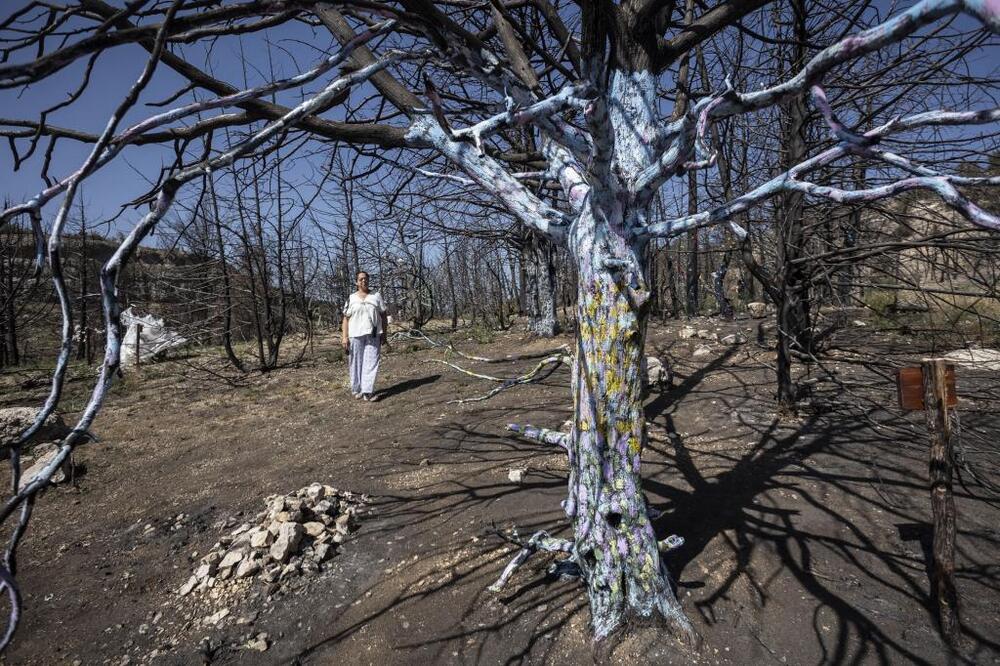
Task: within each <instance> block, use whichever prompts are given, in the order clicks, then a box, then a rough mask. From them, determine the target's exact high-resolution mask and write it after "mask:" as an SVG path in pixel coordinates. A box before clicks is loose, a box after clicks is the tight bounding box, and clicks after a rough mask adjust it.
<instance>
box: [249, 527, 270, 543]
mask: <svg viewBox="0 0 1000 666" xmlns="http://www.w3.org/2000/svg"><path fill="white" fill-rule="evenodd" d="M272 543H274V535H273V534H271V532H269V531H268V530H262V529H256V530H254V531H253V533H251V534H250V546H251V547H252V548H267V547H268V546H270V545H271V544H272Z"/></svg>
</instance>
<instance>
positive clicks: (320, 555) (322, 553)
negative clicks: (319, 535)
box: [313, 543, 331, 562]
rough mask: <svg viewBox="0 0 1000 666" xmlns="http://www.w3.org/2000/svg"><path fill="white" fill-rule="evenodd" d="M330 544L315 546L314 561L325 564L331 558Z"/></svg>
mask: <svg viewBox="0 0 1000 666" xmlns="http://www.w3.org/2000/svg"><path fill="white" fill-rule="evenodd" d="M330 550H331V548H330V544H328V543H320V544H317V545H315V546H313V559H314V560H316V561H317V562H323V561H325V560H326V558H328V557H329V556H330Z"/></svg>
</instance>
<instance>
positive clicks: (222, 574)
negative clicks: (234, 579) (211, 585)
mask: <svg viewBox="0 0 1000 666" xmlns="http://www.w3.org/2000/svg"><path fill="white" fill-rule="evenodd" d="M232 573H233V568H232V567H226V568H225V569H219V573H217V574H215V577H216V578H218V579H219V580H226V579H228V578H229V576H231V575H232Z"/></svg>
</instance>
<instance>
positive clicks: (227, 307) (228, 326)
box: [207, 174, 246, 372]
mask: <svg viewBox="0 0 1000 666" xmlns="http://www.w3.org/2000/svg"><path fill="white" fill-rule="evenodd" d="M207 178H208V188H209V196H210V197H211V200H212V222H213V225H212V226H214V227H215V249H216V251H217V252H218V253H219V269H220V272H221V273H222V347H223V349H225V351H226V358H227V359H229V363H230V364H231V365H232V366H233V367H234V368H236V369H237V370H239V371H240V372H246V369H245V368H244V367H243V362H242V361H240V358H239V356H237V355H236V352H235V351H234V350H233V294H232V287H231V285H230V283H229V262H227V261H226V244H225V243H224V242H223V240H222V220H221V219H220V218H219V198H218V196H216V193H215V184H214V183H213V175H212V174H209V175H208V177H207Z"/></svg>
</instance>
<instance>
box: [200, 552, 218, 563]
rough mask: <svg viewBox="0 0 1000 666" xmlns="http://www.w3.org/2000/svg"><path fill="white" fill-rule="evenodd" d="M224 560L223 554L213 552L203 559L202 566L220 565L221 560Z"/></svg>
mask: <svg viewBox="0 0 1000 666" xmlns="http://www.w3.org/2000/svg"><path fill="white" fill-rule="evenodd" d="M221 559H222V553H220V552H219V551H217V550H214V551H212V552H211V553H209V554H208V555H206V556H205V557H203V558H201V563H202V564H218V563H219V560H221Z"/></svg>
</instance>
